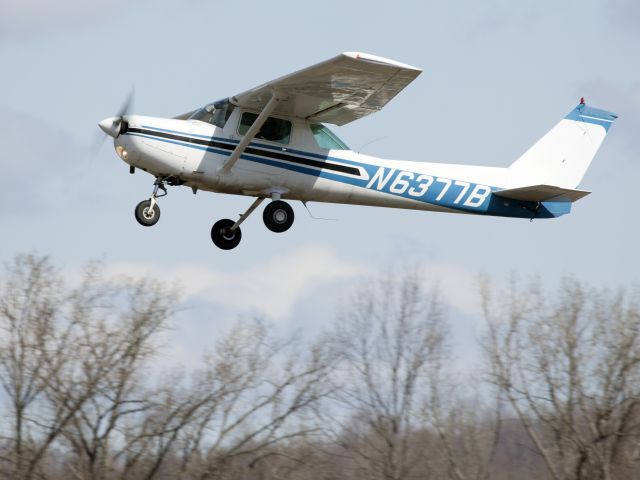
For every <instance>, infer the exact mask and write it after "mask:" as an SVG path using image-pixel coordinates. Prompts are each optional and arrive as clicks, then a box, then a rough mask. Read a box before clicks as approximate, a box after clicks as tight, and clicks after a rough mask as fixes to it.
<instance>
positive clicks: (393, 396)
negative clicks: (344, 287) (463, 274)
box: [325, 271, 447, 480]
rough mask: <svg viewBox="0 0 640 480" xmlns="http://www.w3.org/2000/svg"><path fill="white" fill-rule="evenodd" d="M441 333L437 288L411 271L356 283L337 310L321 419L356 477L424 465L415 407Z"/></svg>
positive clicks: (439, 350) (394, 479) (438, 354)
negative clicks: (334, 366)
mask: <svg viewBox="0 0 640 480" xmlns="http://www.w3.org/2000/svg"><path fill="white" fill-rule="evenodd" d="M446 335H447V325H446V323H445V318H444V314H443V311H442V304H441V302H440V300H439V298H438V295H437V292H436V291H435V290H433V289H432V290H431V291H430V292H427V291H425V289H424V288H423V286H422V282H421V279H420V276H419V275H418V273H417V272H415V271H402V272H399V273H398V272H389V273H388V274H387V275H385V276H383V277H381V278H377V279H375V280H372V281H369V282H365V283H363V284H362V285H361V286H360V288H359V289H357V291H356V293H355V294H354V295H353V297H352V298H351V300H350V301H349V303H348V304H347V305H346V307H345V308H344V309H343V312H342V314H341V315H340V317H339V319H338V321H337V322H336V324H335V325H334V333H333V337H332V344H333V348H334V350H335V352H336V355H337V356H338V357H339V358H340V361H341V362H340V368H339V369H338V370H337V372H336V373H335V374H334V376H333V378H334V381H335V382H336V388H335V401H336V403H335V404H334V405H332V406H331V407H330V409H329V411H328V414H327V416H328V417H331V418H333V419H334V421H333V422H331V421H329V420H328V419H326V420H325V424H326V425H327V426H330V427H331V426H332V427H333V428H334V430H333V432H332V436H333V439H334V441H335V442H336V443H337V444H338V445H339V447H340V449H341V451H342V452H341V455H346V456H348V457H349V458H350V459H351V460H352V462H353V465H354V472H353V473H354V474H355V477H356V478H371V479H389V480H402V479H406V478H412V475H413V474H414V471H415V469H416V467H418V466H419V465H420V466H424V461H425V454H426V453H427V452H426V450H425V448H424V447H426V446H427V443H425V442H427V439H428V437H425V436H423V437H422V438H421V440H420V441H417V440H418V439H419V437H420V433H419V432H420V430H421V429H426V428H427V426H428V425H427V424H426V422H425V417H424V415H422V410H421V409H422V407H423V405H424V403H425V401H426V398H427V397H428V395H429V392H430V389H431V386H430V379H431V378H432V377H430V375H429V373H430V371H431V370H432V369H438V368H439V366H440V365H441V362H442V360H443V358H444V357H443V356H444V353H445V338H446Z"/></svg>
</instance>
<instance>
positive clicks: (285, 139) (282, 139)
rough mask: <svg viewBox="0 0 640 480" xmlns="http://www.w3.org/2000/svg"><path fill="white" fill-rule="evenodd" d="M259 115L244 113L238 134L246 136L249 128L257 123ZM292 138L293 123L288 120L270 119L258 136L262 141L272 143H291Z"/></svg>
mask: <svg viewBox="0 0 640 480" xmlns="http://www.w3.org/2000/svg"><path fill="white" fill-rule="evenodd" d="M257 118H258V115H257V114H255V113H249V112H244V113H243V114H242V118H241V119H240V125H239V126H238V133H239V134H240V135H244V134H245V133H247V130H249V127H251V125H253V122H255V121H256V119H257ZM290 137H291V122H290V121H288V120H281V119H279V118H273V117H269V118H267V121H266V122H264V125H262V128H261V129H260V131H259V132H258V134H257V135H256V138H260V139H262V140H268V141H270V142H278V143H284V144H287V143H289V139H290Z"/></svg>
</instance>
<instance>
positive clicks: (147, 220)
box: [135, 200, 160, 227]
mask: <svg viewBox="0 0 640 480" xmlns="http://www.w3.org/2000/svg"><path fill="white" fill-rule="evenodd" d="M135 215H136V220H137V221H138V223H139V224H140V225H142V226H145V227H151V226H153V225H155V224H156V223H158V220H160V207H159V206H158V204H157V203H156V204H155V205H154V206H153V208H151V200H143V201H142V202H140V203H139V204H138V205H137V206H136V211H135Z"/></svg>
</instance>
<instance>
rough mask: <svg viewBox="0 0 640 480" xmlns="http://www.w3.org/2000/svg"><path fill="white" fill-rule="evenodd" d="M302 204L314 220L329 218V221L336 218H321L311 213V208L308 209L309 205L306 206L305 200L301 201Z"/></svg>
mask: <svg viewBox="0 0 640 480" xmlns="http://www.w3.org/2000/svg"><path fill="white" fill-rule="evenodd" d="M302 205H304V208H306V209H307V212H309V216H310V217H311V218H313V219H314V220H331V221H334V222H335V221H337V220H338V219H337V218H323V217H314V216H313V213H311V210H309V207H308V206H307V202H306V201H302Z"/></svg>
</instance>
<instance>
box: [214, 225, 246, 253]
mask: <svg viewBox="0 0 640 480" xmlns="http://www.w3.org/2000/svg"><path fill="white" fill-rule="evenodd" d="M234 223H236V222H234V221H233V220H229V219H228V218H223V219H222V220H218V221H217V222H216V223H214V224H213V227H211V240H213V243H214V244H215V246H216V247H218V248H221V249H222V250H231V249H232V248H236V247H237V246H238V244H239V243H240V240H241V239H242V232H241V231H240V227H238V228H236V229H235V230H231V227H232V226H233V224H234Z"/></svg>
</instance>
